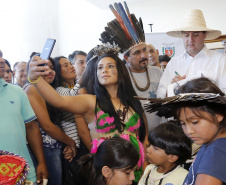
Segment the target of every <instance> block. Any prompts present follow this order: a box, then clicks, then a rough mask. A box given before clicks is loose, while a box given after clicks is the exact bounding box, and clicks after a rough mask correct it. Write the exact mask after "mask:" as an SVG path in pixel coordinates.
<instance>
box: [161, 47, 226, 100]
mask: <svg viewBox="0 0 226 185" xmlns="http://www.w3.org/2000/svg"><path fill="white" fill-rule="evenodd" d="M175 72H177V73H178V74H179V75H180V76H184V75H186V79H185V80H183V82H182V81H179V84H180V85H182V84H184V83H185V82H187V81H188V80H191V79H194V78H199V77H207V78H209V79H210V80H213V81H214V82H216V84H217V85H218V86H219V87H220V89H221V90H222V91H224V92H225V90H226V83H225V82H226V55H225V54H222V53H219V52H217V51H212V50H209V49H207V48H206V46H205V47H204V48H203V49H202V50H201V51H200V52H199V53H198V54H197V55H196V56H195V57H194V58H193V57H191V56H190V55H188V54H187V53H186V52H185V53H184V54H183V55H180V56H178V57H175V58H172V59H171V60H170V61H169V63H168V64H167V67H166V69H165V71H164V73H163V75H162V78H161V80H160V83H159V87H158V91H157V96H158V97H160V98H164V97H166V93H167V91H169V95H168V94H167V95H168V96H171V95H172V92H173V88H174V87H176V85H177V84H176V83H174V84H171V81H172V79H173V78H174V77H175V76H176V75H175Z"/></svg>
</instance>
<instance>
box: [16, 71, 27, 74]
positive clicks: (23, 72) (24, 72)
mask: <svg viewBox="0 0 226 185" xmlns="http://www.w3.org/2000/svg"><path fill="white" fill-rule="evenodd" d="M16 71H18V72H20V73H26V72H27V70H16Z"/></svg>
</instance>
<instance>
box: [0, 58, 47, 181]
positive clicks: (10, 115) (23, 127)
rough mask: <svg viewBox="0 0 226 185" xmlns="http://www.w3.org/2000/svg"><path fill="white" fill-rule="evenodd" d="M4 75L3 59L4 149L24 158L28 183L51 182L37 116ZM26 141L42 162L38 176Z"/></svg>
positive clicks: (0, 125)
mask: <svg viewBox="0 0 226 185" xmlns="http://www.w3.org/2000/svg"><path fill="white" fill-rule="evenodd" d="M4 72H5V61H4V59H2V58H1V57H0V102H1V104H0V118H1V121H0V141H1V142H0V149H1V150H5V151H8V152H12V153H15V154H17V155H20V156H22V157H24V158H25V159H26V161H27V162H28V164H29V165H30V170H29V173H28V177H27V180H29V181H32V182H33V183H34V184H37V183H40V182H41V180H42V179H47V177H48V172H47V167H46V163H45V157H44V152H43V144H42V138H41V133H40V130H39V127H38V125H37V123H36V122H35V119H36V116H35V114H34V111H33V110H32V108H31V105H30V103H29V100H28V98H27V95H26V94H25V92H24V91H23V90H22V89H21V88H19V87H16V86H14V85H12V84H9V83H6V82H5V81H4V80H3V77H4ZM26 139H27V141H28V144H29V145H30V147H31V148H32V150H33V152H34V154H35V157H36V159H37V161H38V166H37V169H36V172H35V168H34V165H33V162H32V159H31V157H30V154H29V151H28V148H27V145H26ZM36 174H37V176H36ZM36 179H37V180H36ZM36 181H37V183H36Z"/></svg>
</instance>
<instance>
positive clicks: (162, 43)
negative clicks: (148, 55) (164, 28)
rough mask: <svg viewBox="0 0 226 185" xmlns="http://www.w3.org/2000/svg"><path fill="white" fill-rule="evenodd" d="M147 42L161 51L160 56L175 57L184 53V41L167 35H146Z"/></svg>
mask: <svg viewBox="0 0 226 185" xmlns="http://www.w3.org/2000/svg"><path fill="white" fill-rule="evenodd" d="M145 40H146V42H147V43H150V44H152V45H153V46H154V47H155V49H158V50H159V55H165V54H166V55H168V56H169V57H175V56H178V55H181V54H183V53H184V45H183V40H182V39H181V38H176V37H171V36H168V35H167V34H166V33H145Z"/></svg>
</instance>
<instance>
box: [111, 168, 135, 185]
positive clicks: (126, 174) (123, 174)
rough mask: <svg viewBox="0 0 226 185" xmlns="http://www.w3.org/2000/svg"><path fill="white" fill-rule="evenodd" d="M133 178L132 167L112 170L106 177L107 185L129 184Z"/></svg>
mask: <svg viewBox="0 0 226 185" xmlns="http://www.w3.org/2000/svg"><path fill="white" fill-rule="evenodd" d="M134 180H135V175H134V169H131V170H127V171H123V170H120V169H118V170H112V171H111V175H110V176H109V177H108V178H107V184H108V185H131V184H132V183H133V181H134Z"/></svg>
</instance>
